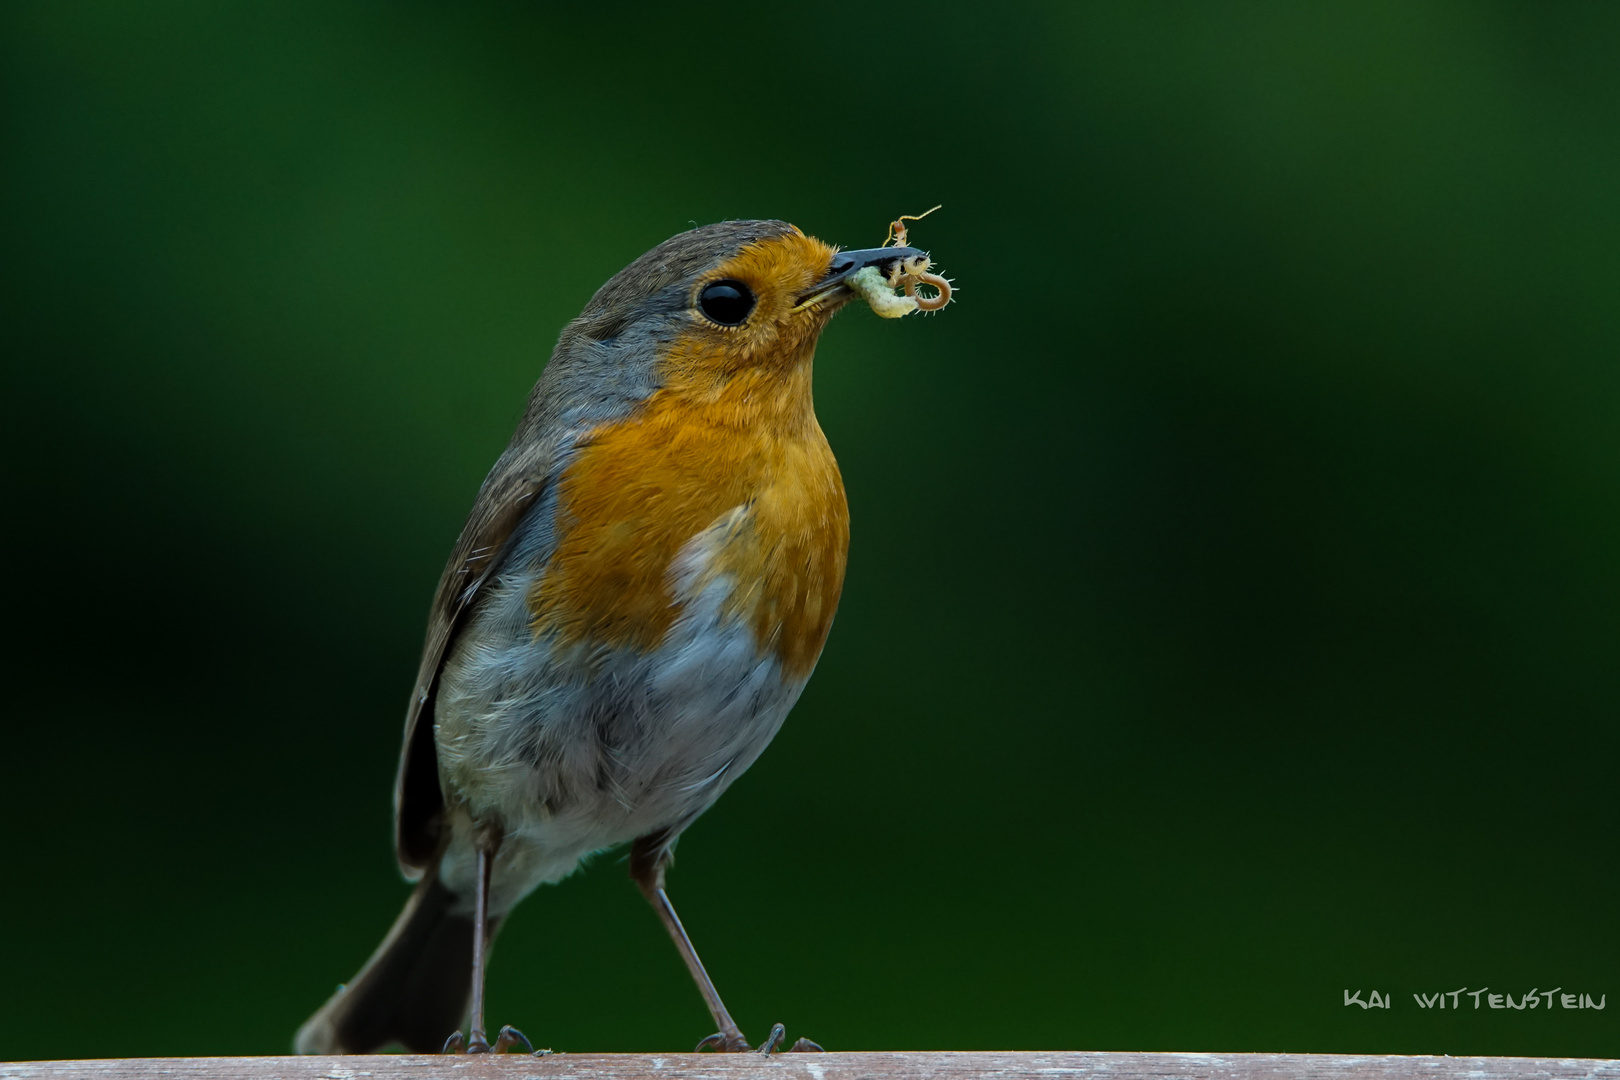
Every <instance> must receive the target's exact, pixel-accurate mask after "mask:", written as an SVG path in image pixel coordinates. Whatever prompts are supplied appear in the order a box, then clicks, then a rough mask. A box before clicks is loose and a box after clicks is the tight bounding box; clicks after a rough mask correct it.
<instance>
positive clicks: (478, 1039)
mask: <svg viewBox="0 0 1620 1080" xmlns="http://www.w3.org/2000/svg"><path fill="white" fill-rule="evenodd" d="M514 1046H521V1047H523V1049H524V1050H525V1051H526V1052H527V1053H530V1054H532V1053H534V1044H533V1043H531V1042H529V1040H528V1039H527V1038H526V1037H524V1034H523V1032H521V1031H519V1030H518V1029H517V1028H515V1027H513V1026H512V1025H511V1024H507V1025H506V1026H505V1027H503V1028H501V1030H500V1033H499V1034H497V1035H496V1036H495V1045H494V1046H491V1045H490V1043H489V1039H487V1038H485V1036H484V1033H483V1032H482V1031H479V1030H478V1029H477V1028H474V1029H473V1031H472V1033H471V1034H470V1035H469V1036H463V1035H462V1034H461V1032H459V1031H458V1032H456V1033H455V1034H454V1035H451V1036H450V1037H449V1038H448V1039H446V1040H444V1052H445V1053H446V1054H504V1053H506V1052H507V1051H508V1050H510V1049H512V1047H514Z"/></svg>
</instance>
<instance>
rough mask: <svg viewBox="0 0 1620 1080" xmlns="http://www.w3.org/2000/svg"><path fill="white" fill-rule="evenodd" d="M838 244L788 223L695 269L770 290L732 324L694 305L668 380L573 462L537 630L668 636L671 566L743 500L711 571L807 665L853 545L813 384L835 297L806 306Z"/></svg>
mask: <svg viewBox="0 0 1620 1080" xmlns="http://www.w3.org/2000/svg"><path fill="white" fill-rule="evenodd" d="M831 259H832V249H831V248H829V247H827V246H826V245H825V244H822V243H821V242H820V241H819V240H814V239H811V238H809V237H805V236H802V235H789V236H783V237H777V238H773V239H771V240H767V241H761V242H759V243H756V244H753V245H750V246H749V247H748V248H746V249H744V250H743V251H742V252H741V253H740V254H738V256H737V257H736V258H734V259H732V260H730V261H729V262H727V263H726V264H725V265H724V266H722V267H720V268H719V269H718V270H717V271H716V272H715V273H713V274H711V275H708V276H705V277H704V278H703V279H702V280H701V281H699V282H698V283H697V286H696V289H697V290H701V289H702V288H703V286H704V285H706V284H708V283H710V282H712V281H716V280H720V279H722V278H730V279H735V280H738V281H742V282H744V283H746V284H747V285H748V286H749V288H750V289H752V290H753V292H754V294H755V296H756V297H757V298H758V301H757V304H756V306H755V309H754V311H753V312H752V314H751V315H750V316H749V318H748V320H747V321H746V322H745V323H744V324H743V325H741V326H738V327H733V328H722V327H718V326H714V325H712V324H707V323H705V322H704V321H703V320H702V317H701V316H700V315H698V314H696V313H695V312H693V313H692V314H691V318H692V327H691V329H690V330H689V331H687V332H684V333H682V334H681V335H680V336H679V337H678V338H677V340H676V341H675V342H674V343H673V344H672V345H671V347H670V349H669V352H668V353H667V354H666V356H665V357H664V358H663V361H662V363H663V366H664V372H663V374H664V378H663V386H662V388H661V389H659V390H658V391H656V392H655V393H654V394H653V395H652V396H651V397H650V398H649V399H648V400H647V402H646V404H645V405H644V406H643V407H642V408H640V409H639V410H637V412H635V413H634V414H632V415H631V416H630V417H628V418H627V419H625V420H623V421H619V422H616V423H613V424H610V425H605V426H604V427H602V428H599V429H598V430H596V431H595V432H592V434H591V435H590V436H589V437H588V438H587V439H586V441H585V444H584V445H583V446H582V448H581V449H580V451H579V454H578V456H577V457H576V458H575V459H574V461H573V463H572V464H571V465H570V466H569V467H568V469H567V470H566V471H565V472H564V473H563V476H562V480H561V485H560V490H559V501H558V526H559V534H560V537H559V541H558V545H557V548H556V550H555V552H554V553H553V555H552V558H551V561H550V563H549V564H548V565H547V567H546V572H545V573H544V575H542V577H541V579H540V581H539V583H538V584H537V585H536V586H535V587H534V589H533V590H532V591H531V593H530V596H529V610H530V613H531V615H532V616H533V626H534V630H535V632H536V633H539V634H547V635H554V636H555V637H556V638H557V639H558V640H559V641H560V642H562V643H564V644H600V645H607V646H614V647H631V648H637V649H642V650H650V649H653V648H656V647H657V645H658V644H659V642H660V641H662V640H663V638H664V635H665V634H666V633H667V632H668V630H669V628H670V626H671V625H672V624H673V623H674V621H675V619H676V617H677V616H678V615H679V614H680V607H679V603H678V600H677V598H676V597H675V595H674V593H673V590H672V587H671V582H670V578H669V574H670V567H671V563H672V562H673V561H674V559H675V557H676V555H677V554H678V553H679V552H680V550H681V549H682V547H684V546H685V545H686V543H687V542H688V541H690V540H691V539H692V538H693V537H694V536H696V535H697V534H698V533H700V532H703V531H704V530H705V529H708V528H709V527H710V526H711V525H713V524H715V522H716V521H717V520H718V519H719V518H720V517H721V515H723V514H726V513H727V512H729V511H731V510H733V509H734V508H737V507H745V508H746V514H745V523H744V524H742V525H741V526H740V527H738V528H737V529H735V530H733V531H732V532H731V533H730V534H729V535H728V536H727V537H726V539H725V542H724V543H723V544H722V545H721V546H720V548H719V550H718V551H717V552H716V553H715V562H714V563H713V564H712V566H711V572H714V573H723V574H726V575H728V576H729V577H731V578H732V580H733V581H735V582H736V591H735V592H734V593H733V595H732V598H731V600H730V603H729V605H728V606H729V608H730V610H731V611H732V612H733V613H735V614H737V615H739V616H740V617H742V618H744V619H746V620H748V621H749V622H750V623H751V624H752V626H753V628H754V632H755V637H756V639H757V641H758V643H759V645H760V647H761V648H762V649H769V650H771V651H773V652H775V653H776V655H777V656H778V658H779V659H780V660H781V662H782V664H783V667H784V669H785V670H786V671H787V672H788V673H789V674H791V675H793V676H795V677H803V676H806V675H808V674H809V672H810V669H811V667H813V666H814V664H815V661H816V658H817V657H818V656H819V655H820V653H821V647H822V645H823V644H824V643H825V641H826V638H827V632H828V630H829V629H830V627H831V625H832V617H833V612H834V610H835V609H836V608H837V605H838V596H839V593H840V591H841V590H842V588H843V581H844V564H845V558H846V555H847V552H848V547H849V511H848V506H847V504H846V502H845V499H844V486H843V480H842V478H841V477H840V476H839V473H838V465H837V463H836V462H835V461H834V459H833V455H832V450H831V448H830V447H828V445H827V440H826V437H825V436H824V435H823V434H822V431H821V426H820V425H819V424H818V423H817V422H816V418H815V412H814V409H813V403H812V398H811V362H812V359H813V356H814V353H815V344H816V339H817V337H818V336H819V335H820V332H821V329H822V327H824V326H825V325H826V321H827V318H828V317H829V315H830V314H831V310H832V309H831V308H827V309H820V308H816V307H798V306H797V300H798V298H799V297H800V296H802V295H803V294H804V293H805V292H807V291H808V290H809V289H810V287H811V286H812V285H814V284H815V282H816V281H817V280H819V279H820V278H821V277H822V276H823V275H824V274H825V273H826V271H827V267H828V265H829V263H830V262H831ZM694 295H696V291H694Z"/></svg>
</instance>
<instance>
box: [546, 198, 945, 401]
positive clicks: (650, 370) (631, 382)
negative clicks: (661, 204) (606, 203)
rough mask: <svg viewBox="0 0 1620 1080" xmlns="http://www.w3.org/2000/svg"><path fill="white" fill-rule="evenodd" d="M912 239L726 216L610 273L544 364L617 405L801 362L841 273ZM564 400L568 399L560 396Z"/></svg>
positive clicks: (572, 394)
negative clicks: (824, 236) (839, 246)
mask: <svg viewBox="0 0 1620 1080" xmlns="http://www.w3.org/2000/svg"><path fill="white" fill-rule="evenodd" d="M919 254H920V253H919V252H916V251H914V250H913V249H911V248H901V247H888V248H873V249H868V250H865V251H847V252H839V251H837V250H835V249H834V248H832V247H830V246H828V245H827V244H824V243H822V242H821V241H820V240H817V239H815V238H814V237H810V236H806V235H804V234H803V233H802V232H800V231H799V230H798V229H796V228H795V227H793V226H792V225H789V224H787V223H786V222H783V221H727V222H722V223H720V224H718V225H705V226H703V227H702V228H697V229H693V230H691V231H690V232H684V233H681V234H679V235H678V236H674V237H671V238H670V239H669V240H666V241H664V242H663V243H662V244H659V245H658V246H657V247H655V248H653V249H652V250H651V251H649V252H647V253H646V254H645V255H643V256H641V258H639V259H637V260H636V261H635V262H633V263H631V264H630V265H629V266H627V267H625V268H624V269H623V270H621V271H620V272H619V273H617V274H615V275H614V276H613V278H612V279H611V280H609V281H608V283H607V284H606V285H603V286H602V288H601V289H599V290H598V291H597V293H596V295H595V296H593V297H591V300H590V303H588V304H586V305H585V310H584V311H583V312H581V313H580V316H579V318H577V319H575V320H574V321H573V322H571V323H569V324H568V327H567V328H566V329H565V330H564V331H563V333H562V337H561V339H560V340H559V342H558V344H557V351H556V352H555V353H554V354H553V356H552V359H551V363H550V365H549V366H548V370H547V376H548V377H547V379H545V380H543V382H550V383H552V389H554V390H555V391H558V392H560V393H561V394H562V396H563V397H564V398H566V399H571V402H570V403H571V404H572V405H574V406H575V407H581V406H584V407H586V408H588V409H589V411H590V412H592V413H596V414H597V416H596V418H602V417H601V415H600V413H598V410H597V409H596V408H592V407H591V406H606V407H607V408H606V410H605V411H606V412H608V413H612V412H617V411H618V410H617V409H616V408H614V404H615V403H622V404H628V403H631V402H633V401H636V400H643V399H645V397H646V396H647V395H648V394H650V393H651V392H652V391H653V390H656V389H658V388H659V387H660V386H664V385H667V384H668V383H669V382H670V381H671V380H672V379H674V380H679V381H683V382H693V383H706V384H710V385H718V384H722V383H725V382H727V381H729V380H730V379H732V378H734V377H735V376H737V375H739V374H743V373H745V372H747V373H752V374H754V375H755V376H760V375H766V374H768V373H771V372H779V373H784V374H785V373H788V372H791V371H795V370H798V369H800V368H803V367H804V366H805V365H806V364H807V363H808V362H809V360H810V359H811V357H812V355H813V354H814V351H815V344H816V339H817V338H818V337H819V336H820V334H821V331H822V329H823V328H824V327H825V326H826V325H827V321H828V320H829V319H830V318H831V317H832V315H833V313H834V312H836V311H837V310H838V309H839V308H841V307H842V306H843V305H844V304H845V303H847V302H848V301H849V300H850V299H852V298H853V297H854V296H856V295H857V294H856V292H855V291H854V290H852V289H851V288H850V286H849V284H848V282H849V279H850V277H851V276H852V275H853V274H854V273H855V272H856V271H858V270H860V269H862V268H864V267H866V266H877V267H879V268H880V269H884V270H885V271H887V269H888V268H890V267H893V266H894V265H896V264H898V263H899V262H900V260H903V259H905V258H907V257H914V256H916V255H919ZM565 407H566V406H565Z"/></svg>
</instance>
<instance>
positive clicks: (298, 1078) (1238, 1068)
mask: <svg viewBox="0 0 1620 1080" xmlns="http://www.w3.org/2000/svg"><path fill="white" fill-rule="evenodd" d="M69 1077H72V1078H79V1077H84V1078H93V1080H124V1078H125V1077H132V1078H133V1077H141V1078H147V1077H150V1078H154V1080H155V1078H157V1077H164V1078H169V1080H187V1078H191V1077H198V1078H201V1077H209V1078H219V1080H282V1078H286V1080H431V1078H434V1077H449V1078H458V1080H478V1078H484V1077H489V1078H491V1080H801V1078H802V1080H923V1078H932V1077H943V1078H945V1080H971V1078H975V1077H994V1078H996V1080H1065V1078H1070V1080H1080V1078H1083V1077H1098V1078H1106V1080H1170V1078H1178V1080H1179V1078H1183V1077H1187V1078H1193V1077H1208V1078H1211V1080H1274V1078H1275V1080H1283V1078H1286V1080H1371V1078H1374V1077H1378V1078H1387V1080H1451V1078H1455V1080H1465V1078H1466V1080H1498V1078H1500V1080H1509V1078H1515V1080H1516V1078H1520V1077H1545V1078H1549V1080H1551V1078H1559V1080H1562V1078H1564V1077H1604V1078H1609V1080H1620V1060H1606V1059H1597V1058H1510V1057H1482V1058H1467V1057H1461V1058H1451V1057H1394V1056H1378V1055H1364V1056H1355V1055H1341V1054H1122V1053H1103V1052H1080V1051H1061V1052H1060V1051H1051V1052H1043V1051H1007V1052H1000V1053H997V1052H988V1053H987V1052H943V1051H941V1052H930V1051H921V1052H909V1053H907V1052H885V1053H847V1054H846V1053H836V1054H778V1055H775V1056H773V1057H768V1058H766V1057H760V1056H758V1055H756V1054H554V1055H551V1056H548V1057H529V1056H527V1055H517V1054H508V1055H504V1056H501V1057H490V1056H479V1057H457V1058H448V1057H409V1056H387V1055H380V1056H371V1057H304V1058H298V1057H267V1058H127V1059H109V1060H103V1061H23V1062H13V1063H10V1064H0V1080H25V1078H26V1080H55V1078H63V1080H65V1078H69Z"/></svg>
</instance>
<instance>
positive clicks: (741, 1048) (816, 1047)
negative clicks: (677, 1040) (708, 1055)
mask: <svg viewBox="0 0 1620 1080" xmlns="http://www.w3.org/2000/svg"><path fill="white" fill-rule="evenodd" d="M786 1041H787V1028H786V1027H785V1026H784V1025H782V1024H772V1025H771V1033H770V1034H769V1035H767V1036H765V1041H764V1042H762V1043H760V1044H759V1049H757V1050H754V1053H756V1054H774V1053H776V1052H777V1051H779V1050H781V1049H782V1044H783V1043H784V1042H786ZM697 1049H698V1050H699V1051H703V1050H713V1051H714V1052H715V1053H717V1054H741V1053H746V1052H748V1051H749V1050H751V1049H753V1048H752V1047H750V1046H749V1045H748V1040H747V1039H745V1038H743V1035H742V1032H740V1031H731V1032H725V1031H717V1032H715V1033H714V1034H713V1035H710V1036H709V1037H708V1038H706V1039H704V1040H703V1041H702V1042H700V1043H698V1044H697ZM787 1052H788V1053H790V1054H810V1053H821V1052H822V1051H821V1046H820V1044H818V1043H815V1042H813V1041H811V1040H810V1039H803V1038H801V1039H799V1040H798V1041H797V1042H795V1043H794V1044H793V1045H792V1046H790V1047H788V1050H787Z"/></svg>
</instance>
